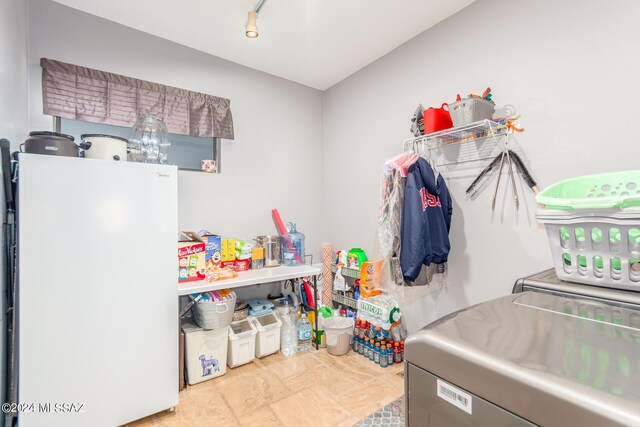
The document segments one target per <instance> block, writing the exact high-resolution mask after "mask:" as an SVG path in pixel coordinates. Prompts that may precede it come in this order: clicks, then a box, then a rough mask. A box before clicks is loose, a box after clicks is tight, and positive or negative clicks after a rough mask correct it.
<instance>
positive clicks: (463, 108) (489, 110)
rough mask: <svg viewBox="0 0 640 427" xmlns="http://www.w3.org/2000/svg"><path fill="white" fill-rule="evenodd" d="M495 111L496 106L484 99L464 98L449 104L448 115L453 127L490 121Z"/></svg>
mask: <svg viewBox="0 0 640 427" xmlns="http://www.w3.org/2000/svg"><path fill="white" fill-rule="evenodd" d="M495 110H496V104H494V103H493V101H487V100H486V99H484V98H466V99H463V100H462V101H457V102H453V103H451V104H449V114H450V115H451V120H452V121H453V126H455V127H458V126H464V125H468V124H470V123H474V122H479V121H481V120H488V119H491V117H493V112H494V111H495Z"/></svg>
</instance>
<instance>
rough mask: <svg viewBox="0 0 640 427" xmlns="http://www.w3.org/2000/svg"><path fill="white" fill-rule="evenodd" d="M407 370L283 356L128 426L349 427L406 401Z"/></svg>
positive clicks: (314, 354) (207, 385)
mask: <svg viewBox="0 0 640 427" xmlns="http://www.w3.org/2000/svg"><path fill="white" fill-rule="evenodd" d="M402 369H403V365H394V366H392V367H389V368H381V367H379V366H377V365H376V364H374V363H373V362H370V361H369V360H365V359H364V358H363V357H362V356H360V355H357V354H354V353H353V352H350V353H349V354H347V355H345V356H340V357H336V356H332V355H330V354H329V353H327V352H326V350H323V349H320V350H318V351H315V350H312V351H310V352H307V353H299V354H296V355H295V356H293V357H291V358H286V357H284V356H283V355H282V354H281V353H277V354H274V355H271V356H267V357H265V358H262V359H255V360H254V361H253V362H252V363H250V364H248V365H244V366H240V367H238V368H235V369H230V368H227V373H226V374H225V375H224V376H222V377H218V378H216V379H213V380H210V381H205V382H204V383H200V384H197V385H194V386H189V387H187V389H185V390H183V391H182V392H180V404H179V405H178V406H177V407H176V409H175V411H174V412H168V411H166V412H161V413H159V414H155V415H152V416H150V417H147V418H144V419H142V420H138V421H136V422H134V423H131V424H128V425H127V427H149V426H176V427H177V426H180V427H182V426H185V427H186V426H189V427H191V426H212V425H216V426H225V427H226V426H260V427H262V426H264V427H270V426H285V427H289V426H292V427H294V426H295V427H300V426H307V425H313V426H323V427H324V426H351V425H353V424H354V423H356V422H357V421H359V420H360V419H362V418H363V417H366V416H368V415H370V414H371V413H372V412H374V411H376V410H377V409H380V408H382V407H383V406H385V405H386V404H388V403H390V402H392V401H393V400H395V399H397V398H398V397H400V396H402V394H403V393H404V380H403V378H402V377H401V376H400V375H398V374H399V373H401V372H402Z"/></svg>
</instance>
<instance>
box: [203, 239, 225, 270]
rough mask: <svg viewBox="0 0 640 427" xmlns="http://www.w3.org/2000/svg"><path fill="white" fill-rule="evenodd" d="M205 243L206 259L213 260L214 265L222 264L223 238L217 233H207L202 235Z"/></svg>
mask: <svg viewBox="0 0 640 427" xmlns="http://www.w3.org/2000/svg"><path fill="white" fill-rule="evenodd" d="M202 240H203V241H204V244H205V254H204V261H205V262H207V261H209V260H211V261H212V262H213V264H214V265H218V264H220V261H222V253H221V250H222V239H221V238H220V236H217V235H215V234H206V235H204V236H202Z"/></svg>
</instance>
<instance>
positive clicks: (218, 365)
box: [182, 320, 229, 385]
mask: <svg viewBox="0 0 640 427" xmlns="http://www.w3.org/2000/svg"><path fill="white" fill-rule="evenodd" d="M182 330H183V331H184V334H185V363H186V365H187V381H188V382H189V384H191V385H193V384H198V383H201V382H203V381H207V380H210V379H213V378H216V377H219V376H221V375H224V374H225V373H226V372H227V345H228V340H229V329H228V328H224V329H211V330H205V329H202V328H200V327H198V326H197V325H195V323H192V322H190V321H188V320H186V321H183V323H182Z"/></svg>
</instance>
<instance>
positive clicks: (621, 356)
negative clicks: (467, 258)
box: [405, 270, 640, 427]
mask: <svg viewBox="0 0 640 427" xmlns="http://www.w3.org/2000/svg"><path fill="white" fill-rule="evenodd" d="M405 361H406V363H405V399H406V409H405V410H406V421H407V425H408V426H410V427H411V426H429V427H456V426H465V427H466V426H477V427H480V426H482V427H485V426H491V427H506V426H510V427H511V426H513V427H520V426H532V425H541V426H563V427H567V426H580V427H590V426H592V427H603V426H607V427H609V426H640V294H638V293H635V292H630V291H624V290H616V289H608V288H599V287H594V286H589V285H583V284H575V283H568V282H562V281H560V280H558V279H557V277H556V275H555V271H554V270H548V271H545V272H542V273H539V274H536V275H534V276H531V277H527V278H524V279H520V280H518V281H517V282H516V284H515V286H514V288H513V294H512V295H509V296H505V297H502V298H498V299H495V300H492V301H488V302H484V303H481V304H478V305H475V306H472V307H469V308H466V309H464V310H461V311H458V312H456V313H452V314H450V315H448V316H445V317H444V318H442V319H439V320H437V321H435V322H433V323H432V324H430V325H428V326H427V327H425V328H423V329H422V330H420V331H418V332H417V333H415V334H413V335H411V336H410V337H409V338H408V339H407V340H406V343H405Z"/></svg>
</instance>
